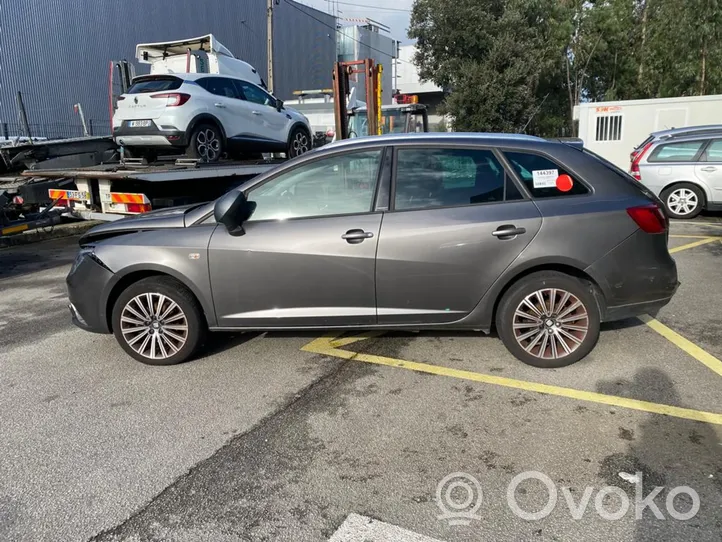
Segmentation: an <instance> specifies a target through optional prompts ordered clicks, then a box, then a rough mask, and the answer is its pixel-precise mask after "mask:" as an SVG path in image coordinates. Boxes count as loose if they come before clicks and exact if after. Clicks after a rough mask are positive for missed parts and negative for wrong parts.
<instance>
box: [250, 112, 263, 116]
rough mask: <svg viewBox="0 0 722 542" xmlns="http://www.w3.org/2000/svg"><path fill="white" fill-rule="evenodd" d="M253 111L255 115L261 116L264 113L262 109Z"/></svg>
mask: <svg viewBox="0 0 722 542" xmlns="http://www.w3.org/2000/svg"><path fill="white" fill-rule="evenodd" d="M251 113H253V114H254V115H258V116H261V115H262V114H263V113H261V112H260V111H251Z"/></svg>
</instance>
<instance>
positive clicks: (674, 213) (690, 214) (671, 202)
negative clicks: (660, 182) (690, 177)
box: [661, 183, 705, 219]
mask: <svg viewBox="0 0 722 542" xmlns="http://www.w3.org/2000/svg"><path fill="white" fill-rule="evenodd" d="M661 199H662V202H664V208H665V209H666V210H667V214H669V216H670V217H672V218H677V219H685V218H694V217H695V216H697V215H698V214H700V213H701V212H702V209H704V203H705V199H704V192H702V190H701V189H700V188H699V187H698V186H697V185H694V184H692V183H680V184H675V185H674V186H671V187H669V188H667V189H665V190H663V191H662V194H661ZM680 202H681V203H680Z"/></svg>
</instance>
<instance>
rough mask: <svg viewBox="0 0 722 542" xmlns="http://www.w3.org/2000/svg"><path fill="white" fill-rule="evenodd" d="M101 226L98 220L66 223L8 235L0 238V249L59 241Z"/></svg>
mask: <svg viewBox="0 0 722 542" xmlns="http://www.w3.org/2000/svg"><path fill="white" fill-rule="evenodd" d="M98 224H101V222H100V221H98V220H85V221H83V222H68V223H65V224H56V225H55V226H53V227H52V228H51V229H50V230H47V229H43V228H40V229H37V230H33V231H30V232H25V233H21V234H18V235H8V236H5V237H0V248H9V247H16V246H20V245H29V244H31V243H38V242H40V241H47V240H48V239H60V238H61V237H72V236H73V235H81V234H83V233H85V232H86V231H88V230H89V229H91V228H93V227H94V226H97V225H98Z"/></svg>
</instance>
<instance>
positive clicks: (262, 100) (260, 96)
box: [236, 81, 276, 107]
mask: <svg viewBox="0 0 722 542" xmlns="http://www.w3.org/2000/svg"><path fill="white" fill-rule="evenodd" d="M236 84H237V85H238V87H239V88H240V90H241V93H242V94H243V96H244V97H245V99H246V100H248V101H249V102H252V103H254V104H259V105H268V106H270V107H276V100H275V99H274V98H273V96H271V95H270V94H269V93H268V92H266V91H265V90H262V89H261V88H259V87H257V86H256V85H253V84H251V83H247V82H246V81H236Z"/></svg>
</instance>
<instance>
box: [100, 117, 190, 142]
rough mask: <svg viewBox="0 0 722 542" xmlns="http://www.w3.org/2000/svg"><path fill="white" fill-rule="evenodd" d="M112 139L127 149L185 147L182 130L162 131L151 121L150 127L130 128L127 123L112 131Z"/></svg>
mask: <svg viewBox="0 0 722 542" xmlns="http://www.w3.org/2000/svg"><path fill="white" fill-rule="evenodd" d="M113 138H114V139H115V142H116V143H117V144H118V145H121V146H128V147H156V146H166V147H167V146H174V147H185V146H186V133H185V131H183V130H176V129H168V130H164V129H161V128H159V127H158V125H157V124H156V123H155V122H154V121H151V125H150V126H146V127H143V128H131V127H130V125H129V124H128V121H123V124H121V125H120V126H116V127H115V128H114V129H113Z"/></svg>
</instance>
